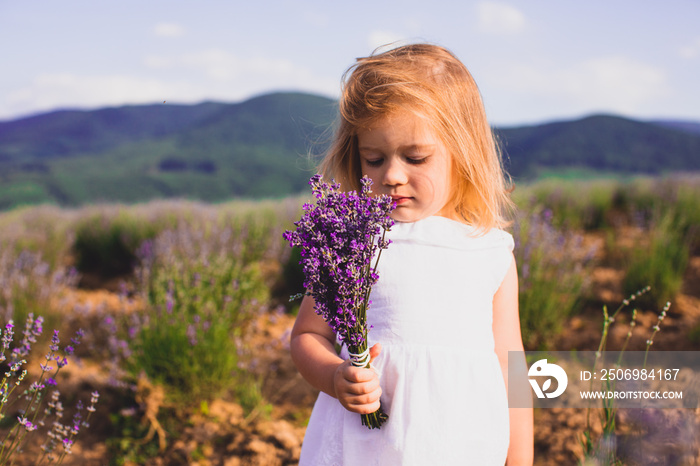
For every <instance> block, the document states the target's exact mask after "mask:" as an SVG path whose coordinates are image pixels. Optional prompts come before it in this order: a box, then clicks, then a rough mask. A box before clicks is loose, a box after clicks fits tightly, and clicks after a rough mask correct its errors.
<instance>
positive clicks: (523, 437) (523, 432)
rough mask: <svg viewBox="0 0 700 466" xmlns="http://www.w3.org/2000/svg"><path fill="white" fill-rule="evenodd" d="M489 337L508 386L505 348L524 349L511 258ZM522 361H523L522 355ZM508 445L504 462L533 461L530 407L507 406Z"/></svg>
mask: <svg viewBox="0 0 700 466" xmlns="http://www.w3.org/2000/svg"><path fill="white" fill-rule="evenodd" d="M493 336H494V339H495V342H496V354H497V355H498V360H499V362H500V363H501V371H502V372H503V379H504V380H505V384H506V390H507V389H508V351H520V352H522V351H524V349H523V339H522V336H521V334H520V317H519V312H518V272H517V269H516V266H515V258H514V259H513V261H512V262H511V264H510V268H509V269H508V272H507V273H506V277H505V279H504V280H503V283H502V284H501V286H500V288H499V289H498V291H497V292H496V295H495V296H494V298H493ZM521 363H522V364H525V359H524V354H523V360H522V361H521ZM509 414H510V446H509V447H508V459H507V461H506V465H508V466H514V465H531V464H532V463H533V461H534V440H533V413H532V408H510V410H509Z"/></svg>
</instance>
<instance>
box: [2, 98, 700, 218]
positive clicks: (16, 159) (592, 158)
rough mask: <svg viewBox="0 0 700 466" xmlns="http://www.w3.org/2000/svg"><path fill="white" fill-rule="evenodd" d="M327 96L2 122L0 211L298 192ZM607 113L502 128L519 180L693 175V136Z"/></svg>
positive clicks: (325, 115) (331, 105)
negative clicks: (20, 208)
mask: <svg viewBox="0 0 700 466" xmlns="http://www.w3.org/2000/svg"><path fill="white" fill-rule="evenodd" d="M335 113H336V104H335V102H334V101H333V100H331V99H328V98H325V97H320V96H315V95H309V94H299V93H277V94H270V95H263V96H259V97H256V98H253V99H250V100H248V101H245V102H242V103H237V104H223V103H204V104H200V105H192V106H184V105H172V104H170V103H165V104H161V105H145V106H127V107H120V108H105V109H100V110H95V111H60V112H52V113H47V114H44V115H38V116H34V117H30V118H25V119H20V120H15V121H10V122H0V209H2V210H6V209H11V208H14V207H17V206H21V205H33V204H40V203H49V204H58V205H62V206H79V205H84V204H91V203H95V202H125V203H137V202H143V201H147V200H152V199H158V198H181V199H189V200H199V201H205V202H220V201H223V200H227V199H231V198H261V197H277V198H279V197H285V196H288V195H291V194H297V193H300V192H303V191H304V190H305V189H306V182H307V180H308V179H309V177H310V174H311V172H312V171H313V167H314V166H315V164H314V160H313V157H312V156H311V155H313V154H320V153H322V152H323V151H324V150H325V148H326V147H327V143H328V140H329V135H330V130H331V125H332V123H333V121H334V119H335ZM684 128H685V127H684V126H680V127H677V126H669V125H663V124H661V123H645V122H640V121H633V120H629V119H624V118H618V117H612V116H601V115H598V116H592V117H588V118H583V119H581V120H577V121H568V122H558V123H550V124H543V125H537V126H529V127H517V128H501V129H499V130H498V131H497V133H498V137H499V139H500V140H501V142H502V145H503V148H504V152H505V161H506V166H507V168H508V170H509V171H510V173H511V174H512V175H513V176H514V178H515V179H516V180H517V181H518V182H520V181H528V180H533V179H542V178H555V179H558V180H562V179H564V180H580V179H591V178H599V177H600V176H601V175H603V176H606V177H608V178H613V177H614V178H617V179H619V178H620V177H621V176H624V177H627V176H630V175H639V174H663V173H669V172H674V171H698V170H700V160H699V159H698V158H697V154H698V153H700V134H698V133H697V132H696V131H691V130H685V129H684Z"/></svg>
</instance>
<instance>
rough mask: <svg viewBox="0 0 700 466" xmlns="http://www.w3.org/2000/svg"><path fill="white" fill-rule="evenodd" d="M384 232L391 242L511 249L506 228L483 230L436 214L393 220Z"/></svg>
mask: <svg viewBox="0 0 700 466" xmlns="http://www.w3.org/2000/svg"><path fill="white" fill-rule="evenodd" d="M387 236H388V238H389V239H391V240H392V241H394V242H396V241H398V242H407V243H415V244H427V245H433V246H440V247H445V248H451V249H461V250H480V249H494V248H496V249H497V248H506V249H508V250H510V251H512V250H513V247H514V241H513V236H512V235H511V234H510V233H508V232H507V231H504V230H501V229H498V228H492V229H490V230H486V231H484V230H480V229H478V228H477V227H475V226H473V225H467V224H465V223H461V222H458V221H456V220H451V219H449V218H445V217H438V216H433V217H427V218H424V219H422V220H419V221H417V222H412V223H396V224H394V226H393V227H391V231H389V232H388V233H387Z"/></svg>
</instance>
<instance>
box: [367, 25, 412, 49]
mask: <svg viewBox="0 0 700 466" xmlns="http://www.w3.org/2000/svg"><path fill="white" fill-rule="evenodd" d="M404 43H406V40H405V37H404V36H402V35H400V34H397V33H395V32H391V31H378V30H377V31H372V32H370V33H369V36H367V45H368V46H369V48H370V50H374V49H376V48H378V47H381V46H384V45H390V46H392V47H391V48H393V46H396V45H402V44H404Z"/></svg>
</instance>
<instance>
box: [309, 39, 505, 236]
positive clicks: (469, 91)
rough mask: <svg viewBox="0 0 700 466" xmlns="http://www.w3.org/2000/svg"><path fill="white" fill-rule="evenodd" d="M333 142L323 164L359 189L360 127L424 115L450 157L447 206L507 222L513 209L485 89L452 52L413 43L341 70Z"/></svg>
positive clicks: (490, 221)
mask: <svg viewBox="0 0 700 466" xmlns="http://www.w3.org/2000/svg"><path fill="white" fill-rule="evenodd" d="M343 81H344V85H343V88H342V93H341V96H340V102H339V117H338V122H337V126H336V129H335V136H334V140H333V143H332V145H331V147H330V149H329V150H328V152H327V153H326V156H325V157H324V159H323V161H322V162H321V165H320V172H321V174H322V175H323V176H324V178H326V179H330V178H335V179H336V181H338V182H339V183H340V184H341V186H343V189H349V190H357V189H359V180H360V178H361V177H362V171H361V168H360V158H359V153H358V149H357V133H358V131H361V130H363V129H368V128H369V127H370V126H371V125H372V124H373V123H375V122H377V121H378V120H380V119H382V118H386V117H388V116H390V115H391V114H392V113H395V112H398V111H400V110H409V111H412V112H414V113H416V114H417V115H419V116H422V117H424V118H425V119H426V121H428V122H429V124H430V125H431V126H432V130H433V131H434V133H435V134H436V136H437V137H438V138H440V140H441V142H442V143H443V144H444V145H445V147H446V148H447V150H448V152H449V153H450V154H451V156H452V171H453V179H452V183H451V188H452V193H451V198H450V201H449V202H448V204H449V207H450V208H452V207H454V209H455V212H456V214H457V217H458V218H460V219H463V220H464V222H466V223H469V224H472V225H474V226H477V227H479V228H480V229H484V230H487V229H489V228H492V227H503V226H505V225H506V224H507V223H508V222H507V221H506V218H505V215H506V212H507V211H508V210H509V209H511V208H512V205H513V204H512V201H511V199H510V190H509V189H508V186H507V183H506V179H505V172H504V170H503V168H502V164H501V156H500V153H499V151H498V147H497V145H496V142H495V140H494V137H493V134H492V132H491V128H490V126H489V124H488V121H487V120H486V112H485V111H484V106H483V103H482V100H481V95H480V93H479V89H478V87H477V85H476V83H475V82H474V79H473V78H472V76H471V74H470V73H469V71H468V70H467V68H466V67H465V66H464V64H462V62H460V61H459V60H458V59H457V58H456V57H455V56H454V55H453V54H452V53H451V52H449V51H448V50H447V49H445V48H443V47H439V46H436V45H430V44H412V45H406V46H402V47H398V48H395V49H393V50H389V51H387V52H383V53H379V54H373V55H371V56H369V57H366V58H359V59H358V60H357V62H356V63H355V65H353V66H352V67H350V68H349V69H348V70H347V71H346V73H345V75H344V76H343Z"/></svg>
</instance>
